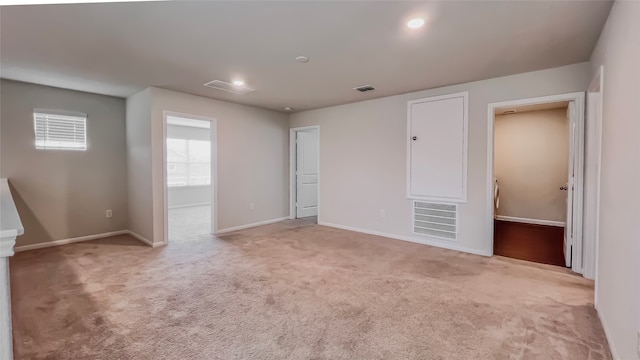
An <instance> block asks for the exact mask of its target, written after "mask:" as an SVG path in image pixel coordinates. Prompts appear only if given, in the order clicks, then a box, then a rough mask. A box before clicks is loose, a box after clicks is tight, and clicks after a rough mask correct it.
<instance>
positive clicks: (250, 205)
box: [249, 203, 256, 211]
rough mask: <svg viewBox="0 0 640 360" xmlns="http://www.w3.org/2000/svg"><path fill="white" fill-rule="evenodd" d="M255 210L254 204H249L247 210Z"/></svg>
mask: <svg viewBox="0 0 640 360" xmlns="http://www.w3.org/2000/svg"><path fill="white" fill-rule="evenodd" d="M255 209H256V204H254V203H249V210H251V211H253V210H255Z"/></svg>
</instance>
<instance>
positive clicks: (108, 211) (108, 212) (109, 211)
mask: <svg viewBox="0 0 640 360" xmlns="http://www.w3.org/2000/svg"><path fill="white" fill-rule="evenodd" d="M106 215H107V217H108V218H111V217H113V211H111V210H107V214H106Z"/></svg>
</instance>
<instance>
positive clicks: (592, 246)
mask: <svg viewBox="0 0 640 360" xmlns="http://www.w3.org/2000/svg"><path fill="white" fill-rule="evenodd" d="M589 93H597V94H599V95H598V97H599V105H600V108H599V110H598V111H597V113H595V114H592V115H595V121H594V122H595V124H596V126H595V130H596V137H597V139H596V143H595V144H593V146H595V149H593V148H591V152H592V153H593V152H595V166H596V184H595V186H596V189H595V192H596V193H595V197H596V203H595V209H594V210H595V211H593V213H594V218H593V219H585V220H586V222H588V221H593V222H594V231H593V234H592V238H591V239H590V240H591V241H589V243H588V244H586V243H585V252H584V253H585V259H584V262H583V264H584V267H583V270H584V276H585V277H586V278H588V279H594V281H595V289H594V304H598V287H599V286H598V258H599V250H600V249H599V246H600V245H599V244H600V182H601V178H602V120H603V118H604V106H603V105H604V66H602V65H601V66H600V67H599V68H598V71H597V72H596V74H595V75H594V77H593V79H592V80H591V84H589V88H588V90H587V94H589ZM587 160H593V159H587Z"/></svg>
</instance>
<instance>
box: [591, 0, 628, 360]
mask: <svg viewBox="0 0 640 360" xmlns="http://www.w3.org/2000/svg"><path fill="white" fill-rule="evenodd" d="M591 65H592V73H595V72H596V71H597V69H598V67H599V66H600V65H604V113H603V122H602V170H601V171H602V173H601V174H602V175H601V189H600V234H599V237H600V244H599V245H600V246H599V261H598V271H597V277H598V283H597V289H596V292H597V295H596V296H597V299H598V302H597V304H596V307H597V309H598V313H599V314H600V318H601V319H602V323H603V325H604V327H605V331H606V333H607V337H608V339H609V344H610V346H611V349H612V352H613V353H614V357H616V358H617V359H623V360H631V359H638V354H637V352H636V346H637V345H636V342H637V340H636V339H637V332H638V330H639V329H640V280H638V279H639V276H640V267H639V265H638V264H640V224H639V222H638V219H639V218H640V187H639V186H638V184H640V157H639V156H638V154H640V141H638V140H639V134H640V2H632V1H628V2H627V1H616V3H615V4H614V6H613V8H612V10H611V14H610V15H609V19H608V20H607V23H606V25H605V28H604V30H603V32H602V34H601V36H600V39H599V41H598V44H597V46H596V48H595V50H594V52H593V55H592V58H591Z"/></svg>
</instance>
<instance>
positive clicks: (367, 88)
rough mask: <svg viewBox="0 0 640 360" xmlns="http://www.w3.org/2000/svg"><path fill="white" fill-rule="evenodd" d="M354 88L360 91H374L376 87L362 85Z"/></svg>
mask: <svg viewBox="0 0 640 360" xmlns="http://www.w3.org/2000/svg"><path fill="white" fill-rule="evenodd" d="M353 89H354V90H356V91H360V92H367V91H373V90H375V89H376V88H374V87H373V86H371V85H362V86H358V87H354V88H353Z"/></svg>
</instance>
